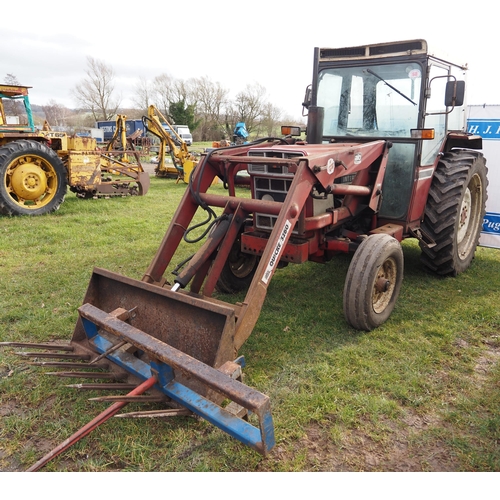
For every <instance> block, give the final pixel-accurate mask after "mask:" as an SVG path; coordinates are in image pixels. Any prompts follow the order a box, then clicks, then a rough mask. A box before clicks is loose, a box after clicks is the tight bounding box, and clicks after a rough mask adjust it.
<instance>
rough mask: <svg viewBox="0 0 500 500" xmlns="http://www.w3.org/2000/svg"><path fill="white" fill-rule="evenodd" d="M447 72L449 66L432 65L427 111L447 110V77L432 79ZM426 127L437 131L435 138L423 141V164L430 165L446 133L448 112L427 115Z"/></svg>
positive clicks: (439, 111)
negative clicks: (445, 96)
mask: <svg viewBox="0 0 500 500" xmlns="http://www.w3.org/2000/svg"><path fill="white" fill-rule="evenodd" d="M447 74H448V69H447V68H442V67H439V66H435V65H434V66H431V71H430V78H429V81H431V82H432V83H431V97H430V98H429V99H428V100H427V109H426V113H444V112H445V111H446V107H445V105H444V95H445V89H446V82H447V78H436V79H435V80H432V79H433V78H435V77H436V76H446V75H447ZM425 128H433V129H434V132H435V135H434V139H433V140H432V141H423V146H422V165H430V164H432V163H434V160H435V159H436V155H437V154H438V152H439V149H440V147H441V143H442V142H443V139H444V136H445V133H446V114H439V115H428V116H426V117H425Z"/></svg>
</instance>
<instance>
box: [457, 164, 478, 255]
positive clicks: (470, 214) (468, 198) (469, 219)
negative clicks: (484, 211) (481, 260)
mask: <svg viewBox="0 0 500 500" xmlns="http://www.w3.org/2000/svg"><path fill="white" fill-rule="evenodd" d="M482 190H483V186H482V182H481V177H480V176H479V175H478V174H475V175H474V176H473V177H472V178H471V180H470V182H469V185H468V186H467V189H466V191H465V193H464V196H463V199H462V204H461V206H460V213H459V220H458V231H457V243H458V257H459V258H460V259H461V260H465V259H466V258H467V257H468V255H469V253H470V252H471V251H472V250H473V249H474V248H475V246H476V231H477V229H478V228H479V227H480V226H481V221H480V217H481V203H482Z"/></svg>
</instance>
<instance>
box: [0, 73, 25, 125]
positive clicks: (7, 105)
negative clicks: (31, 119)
mask: <svg viewBox="0 0 500 500" xmlns="http://www.w3.org/2000/svg"><path fill="white" fill-rule="evenodd" d="M4 82H5V84H6V85H12V86H18V85H21V84H20V83H19V80H18V79H17V76H16V75H13V74H12V73H7V75H6V76H5V78H4ZM3 107H4V112H5V114H6V115H7V116H18V117H19V118H20V120H21V117H22V119H26V118H25V117H26V112H25V109H24V106H23V105H22V104H21V101H20V100H19V99H4V100H3Z"/></svg>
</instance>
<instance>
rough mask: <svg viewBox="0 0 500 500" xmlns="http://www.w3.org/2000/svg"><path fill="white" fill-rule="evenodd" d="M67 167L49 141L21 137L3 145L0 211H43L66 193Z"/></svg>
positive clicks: (52, 207) (53, 207) (0, 151)
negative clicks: (41, 141) (43, 142)
mask: <svg viewBox="0 0 500 500" xmlns="http://www.w3.org/2000/svg"><path fill="white" fill-rule="evenodd" d="M66 188H67V180H66V169H65V167H64V165H63V163H62V161H61V160H60V159H59V157H58V156H57V154H56V153H55V152H54V151H52V150H51V149H50V148H48V147H47V146H45V144H41V143H38V142H36V141H27V140H19V141H15V142H11V143H10V144H7V145H6V146H3V147H1V148H0V213H1V214H3V215H41V214H46V213H49V212H52V211H54V210H57V209H58V208H59V206H60V205H61V203H62V202H63V201H64V197H65V195H66Z"/></svg>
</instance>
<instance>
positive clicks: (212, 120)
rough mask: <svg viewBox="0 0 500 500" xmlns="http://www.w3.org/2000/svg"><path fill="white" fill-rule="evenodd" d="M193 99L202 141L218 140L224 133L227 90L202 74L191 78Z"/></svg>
mask: <svg viewBox="0 0 500 500" xmlns="http://www.w3.org/2000/svg"><path fill="white" fill-rule="evenodd" d="M192 83H193V99H194V100H195V102H196V115H197V117H198V118H199V119H200V120H201V122H200V127H199V132H200V135H201V137H200V139H201V140H202V141H208V140H219V139H222V138H223V137H224V135H225V133H224V122H225V115H224V111H225V108H226V107H227V104H228V99H227V96H228V93H229V91H228V90H227V89H225V88H223V87H222V86H221V84H220V83H219V82H216V83H214V82H212V81H211V80H209V78H208V77H206V76H204V77H201V78H196V79H194V80H193V82H192Z"/></svg>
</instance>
